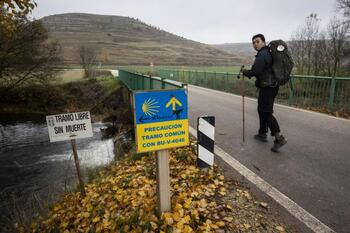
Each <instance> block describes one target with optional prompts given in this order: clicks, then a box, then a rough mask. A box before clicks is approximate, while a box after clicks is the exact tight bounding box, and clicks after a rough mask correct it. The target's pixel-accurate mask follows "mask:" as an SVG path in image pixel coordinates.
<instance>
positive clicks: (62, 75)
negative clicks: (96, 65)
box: [56, 70, 84, 84]
mask: <svg viewBox="0 0 350 233" xmlns="http://www.w3.org/2000/svg"><path fill="white" fill-rule="evenodd" d="M83 78H84V70H64V71H61V72H58V73H57V75H56V79H57V80H56V83H58V84H64V83H71V82H77V81H81V80H83Z"/></svg>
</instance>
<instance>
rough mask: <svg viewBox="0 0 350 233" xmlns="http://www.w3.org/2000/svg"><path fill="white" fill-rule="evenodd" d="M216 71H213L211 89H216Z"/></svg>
mask: <svg viewBox="0 0 350 233" xmlns="http://www.w3.org/2000/svg"><path fill="white" fill-rule="evenodd" d="M216 87H217V85H216V72H215V71H214V83H213V89H214V90H216Z"/></svg>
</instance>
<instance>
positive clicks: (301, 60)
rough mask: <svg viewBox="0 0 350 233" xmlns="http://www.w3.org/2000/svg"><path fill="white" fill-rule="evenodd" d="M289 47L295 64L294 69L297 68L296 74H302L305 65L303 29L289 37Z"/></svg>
mask: <svg viewBox="0 0 350 233" xmlns="http://www.w3.org/2000/svg"><path fill="white" fill-rule="evenodd" d="M289 46H290V50H291V52H292V56H293V60H294V62H295V67H296V68H297V73H298V74H302V73H303V72H304V65H305V38H304V33H303V28H301V27H300V28H298V29H297V30H296V32H295V33H294V34H293V35H292V36H291V39H290V42H289Z"/></svg>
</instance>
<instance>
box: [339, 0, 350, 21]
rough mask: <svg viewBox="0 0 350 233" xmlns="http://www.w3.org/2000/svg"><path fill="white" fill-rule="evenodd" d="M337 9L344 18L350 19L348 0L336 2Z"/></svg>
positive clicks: (349, 1) (349, 0)
mask: <svg viewBox="0 0 350 233" xmlns="http://www.w3.org/2000/svg"><path fill="white" fill-rule="evenodd" d="M337 5H338V9H339V10H341V11H343V14H344V16H345V17H347V18H348V20H347V22H349V18H350V0H337Z"/></svg>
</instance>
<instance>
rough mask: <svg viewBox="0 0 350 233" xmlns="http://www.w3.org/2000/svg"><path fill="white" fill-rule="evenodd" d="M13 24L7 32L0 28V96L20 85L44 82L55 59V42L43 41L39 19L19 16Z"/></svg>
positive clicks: (48, 76)
mask: <svg viewBox="0 0 350 233" xmlns="http://www.w3.org/2000/svg"><path fill="white" fill-rule="evenodd" d="M14 23H15V25H16V29H15V30H14V31H13V32H12V33H10V34H9V33H8V31H7V29H6V30H2V29H3V28H1V27H0V99H1V98H3V97H5V96H6V95H7V94H8V93H9V92H10V91H12V90H13V89H15V88H17V87H20V86H22V85H24V84H29V83H35V84H38V83H46V82H47V81H48V80H49V79H50V78H51V77H52V75H53V72H54V70H53V69H52V67H53V66H54V65H55V64H56V63H57V62H58V61H59V58H58V54H59V49H60V48H59V44H58V43H57V42H48V41H47V39H48V34H47V31H46V29H45V28H44V27H43V25H42V24H41V22H40V21H33V22H30V21H29V20H27V19H26V18H25V17H23V18H17V19H16V21H14Z"/></svg>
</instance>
